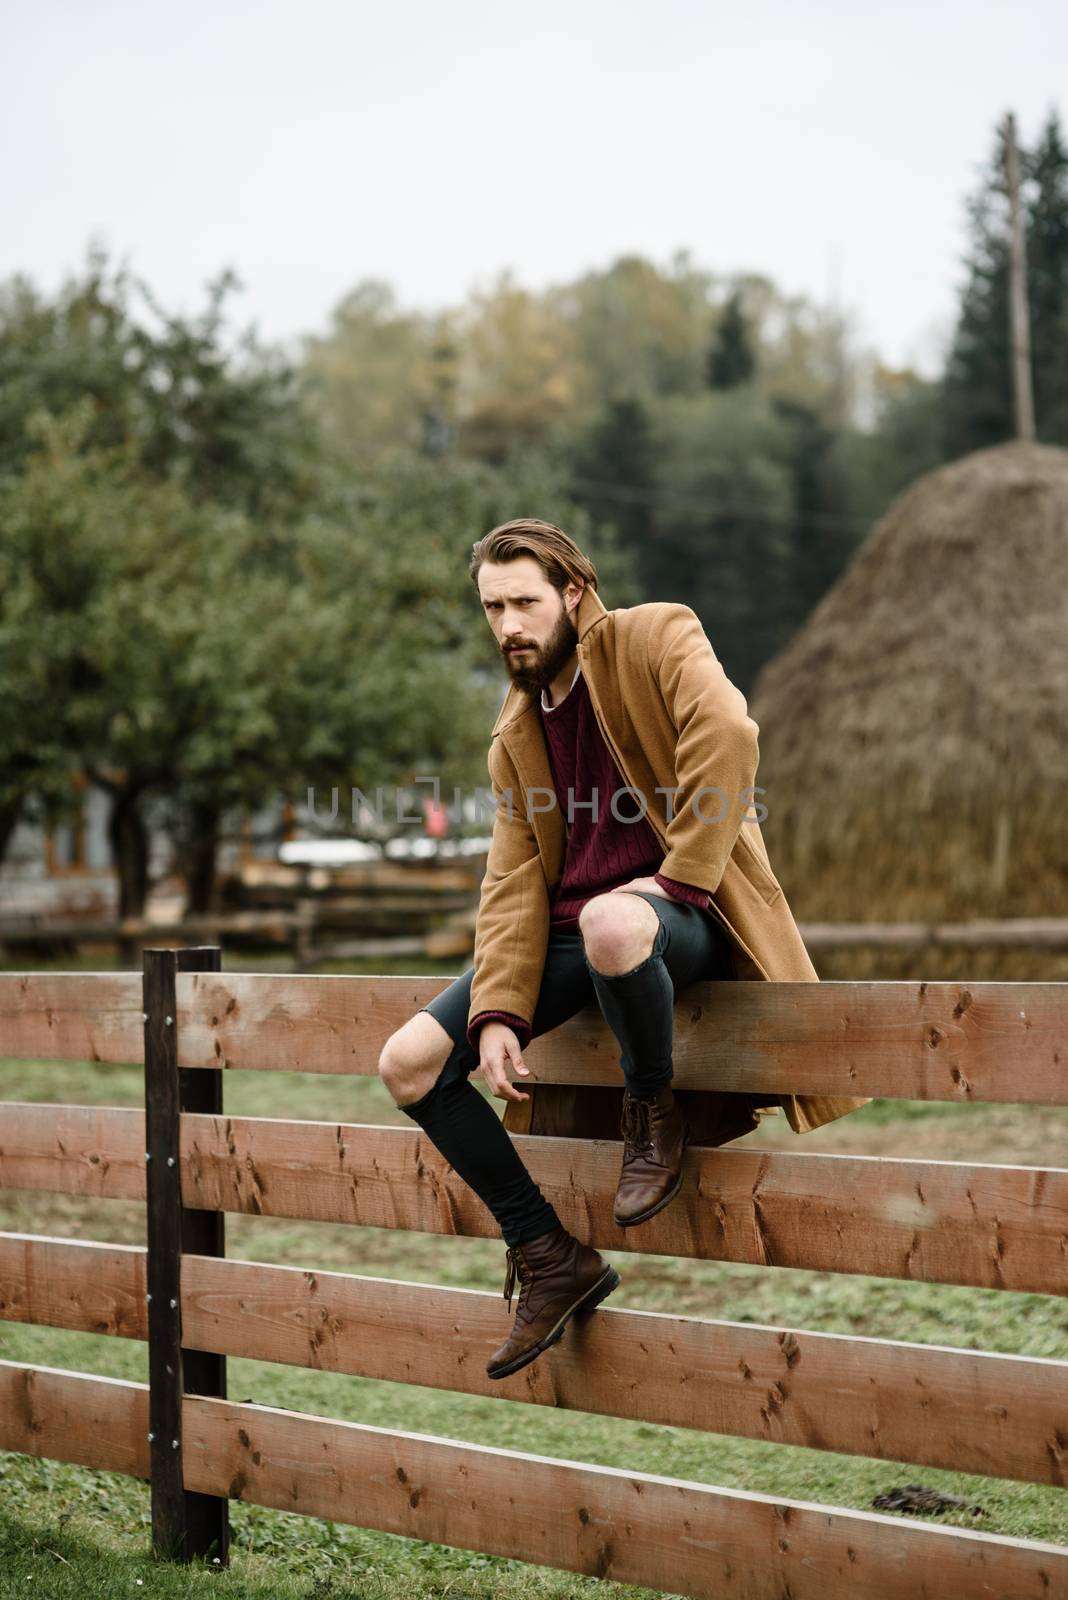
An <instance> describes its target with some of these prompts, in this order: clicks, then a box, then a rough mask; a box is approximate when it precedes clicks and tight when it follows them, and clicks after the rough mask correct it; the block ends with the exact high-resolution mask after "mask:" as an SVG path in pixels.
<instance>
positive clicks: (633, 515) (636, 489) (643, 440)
mask: <svg viewBox="0 0 1068 1600" xmlns="http://www.w3.org/2000/svg"><path fill="white" fill-rule="evenodd" d="M572 471H573V476H572V483H571V492H572V497H573V498H574V500H575V501H576V502H577V503H578V504H579V505H581V506H584V507H585V508H586V510H587V511H588V512H589V514H590V516H591V517H592V518H593V520H594V521H595V522H607V523H610V524H612V526H613V527H615V529H616V530H617V532H618V533H619V537H620V541H621V543H622V545H623V546H624V548H626V549H629V550H631V551H633V552H634V553H635V555H636V557H637V572H638V574H639V576H641V575H642V573H643V571H644V562H645V557H646V555H647V550H648V544H649V540H650V538H651V537H652V525H653V512H652V498H653V494H654V490H655V472H654V450H653V437H652V429H651V426H650V422H649V415H648V412H647V411H646V408H645V406H644V405H643V403H642V402H641V401H640V400H638V399H634V398H626V399H617V400H611V401H609V403H608V405H607V406H606V407H605V409H604V411H603V412H602V414H601V416H600V417H598V419H597V421H596V422H595V423H594V424H593V426H592V427H591V428H590V429H589V431H588V432H587V433H586V434H585V436H584V437H582V438H580V440H579V442H578V445H577V447H576V449H575V451H574V452H573V455H572Z"/></svg>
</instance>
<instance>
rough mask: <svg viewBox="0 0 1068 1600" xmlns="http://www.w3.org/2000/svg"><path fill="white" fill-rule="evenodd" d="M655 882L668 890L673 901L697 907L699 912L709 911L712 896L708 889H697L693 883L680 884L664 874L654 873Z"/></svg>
mask: <svg viewBox="0 0 1068 1600" xmlns="http://www.w3.org/2000/svg"><path fill="white" fill-rule="evenodd" d="M653 878H654V880H655V881H656V882H657V883H658V884H659V885H660V887H661V889H666V890H667V892H668V894H669V895H670V896H671V898H672V899H673V900H681V901H682V902H683V904H684V905H688V906H696V907H697V909H698V910H699V911H707V910H708V907H709V904H710V902H711V899H712V896H711V895H710V894H709V892H708V890H707V889H695V888H694V886H693V884H692V883H679V882H678V881H677V880H676V879H675V878H666V877H665V876H664V874H663V873H662V872H654V873H653Z"/></svg>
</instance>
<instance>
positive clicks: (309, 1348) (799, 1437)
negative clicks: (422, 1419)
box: [0, 1233, 1068, 1487]
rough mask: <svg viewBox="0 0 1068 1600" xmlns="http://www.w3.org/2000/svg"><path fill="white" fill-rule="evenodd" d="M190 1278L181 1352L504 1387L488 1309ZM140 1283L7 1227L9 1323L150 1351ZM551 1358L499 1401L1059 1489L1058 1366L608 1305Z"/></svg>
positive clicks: (495, 1323) (380, 1283) (1064, 1412)
mask: <svg viewBox="0 0 1068 1600" xmlns="http://www.w3.org/2000/svg"><path fill="white" fill-rule="evenodd" d="M182 1271H183V1281H182V1305H181V1319H182V1335H183V1340H184V1342H185V1344H186V1345H187V1346H191V1347H194V1348H196V1349H198V1350H208V1351H213V1352H217V1353H219V1354H222V1355H227V1356H243V1357H245V1358H247V1359H251V1360H256V1361H274V1362H284V1363H286V1364H287V1365H290V1366H299V1367H308V1368H313V1369H315V1370H320V1371H327V1372H343V1373H351V1374H354V1375H357V1376H360V1377H366V1378H377V1379H384V1380H387V1381H390V1382H400V1383H418V1384H425V1385H429V1386H431V1387H433V1388H436V1389H448V1390H452V1391H454V1392H458V1393H461V1394H477V1395H498V1394H500V1393H501V1392H502V1389H501V1385H500V1384H499V1383H495V1382H494V1380H492V1379H490V1378H488V1377H487V1376H486V1375H485V1372H484V1370H483V1367H482V1365H481V1363H478V1362H472V1361H471V1360H470V1359H469V1358H470V1354H471V1352H472V1350H478V1349H480V1348H481V1347H482V1346H485V1349H486V1351H487V1353H488V1352H489V1351H491V1350H492V1349H493V1348H494V1346H495V1345H497V1344H499V1343H500V1341H501V1339H502V1338H503V1337H504V1336H505V1335H506V1333H507V1326H506V1324H507V1321H508V1320H509V1319H508V1316H507V1314H506V1312H505V1308H504V1306H503V1305H502V1302H501V1297H500V1296H499V1295H495V1294H489V1293H486V1292H484V1291H479V1290H472V1289H450V1288H438V1287H433V1286H430V1285H427V1284H419V1283H405V1282H398V1281H396V1280H393V1279H385V1278H372V1277H362V1276H358V1275H352V1274H346V1273H336V1272H319V1271H316V1272H309V1271H306V1270H303V1269H301V1268H299V1267H278V1266H267V1265H262V1264H260V1263H256V1262H248V1261H234V1260H219V1259H216V1258H213V1257H209V1256H197V1255H187V1256H185V1257H183V1263H182ZM145 1283H146V1278H145V1251H144V1250H143V1249H142V1248H140V1247H138V1246H132V1245H105V1244H92V1243H84V1242H82V1241H78V1242H71V1241H67V1240H63V1239H49V1238H43V1237H38V1236H36V1235H32V1234H10V1233H8V1234H4V1233H0V1318H5V1319H7V1320H8V1321H13V1322H23V1323H35V1324H38V1325H44V1326H47V1327H53V1328H68V1329H73V1330H77V1331H81V1332H86V1333H107V1334H115V1335H118V1336H120V1337H123V1338H127V1339H141V1340H143V1339H146V1338H147V1337H148V1320H147V1316H146V1314H145ZM654 1350H655V1351H656V1365H655V1368H653V1369H651V1368H650V1364H649V1361H650V1354H651V1352H652V1351H654ZM546 1356H547V1359H546V1360H544V1361H541V1362H538V1363H536V1364H535V1365H534V1366H532V1367H530V1368H528V1369H525V1370H524V1371H523V1373H522V1376H520V1375H518V1374H517V1375H516V1377H515V1380H514V1381H513V1382H510V1383H508V1384H507V1386H506V1387H505V1389H504V1391H503V1392H504V1394H505V1396H506V1397H507V1398H508V1399H515V1400H519V1401H523V1402H525V1403H528V1404H532V1405H544V1406H553V1407H556V1408H559V1409H563V1410H570V1411H584V1412H591V1413H596V1414H598V1415H602V1416H614V1417H626V1418H631V1419H638V1420H641V1421H645V1422H650V1423H657V1424H663V1425H666V1426H669V1427H677V1428H695V1429H700V1430H703V1431H706V1432H710V1433H720V1434H729V1435H736V1436H740V1437H744V1438H751V1439H762V1440H766V1441H771V1442H774V1443H777V1444H792V1445H802V1446H806V1447H808V1448H811V1449H817V1450H833V1451H837V1452H839V1453H842V1454H849V1455H863V1456H869V1457H874V1458H878V1459H881V1460H891V1461H908V1462H915V1463H922V1464H923V1465H925V1466H932V1467H944V1468H946V1469H948V1470H951V1471H958V1472H975V1473H983V1474H988V1475H995V1476H1000V1477H1010V1478H1019V1479H1024V1480H1026V1481H1028V1482H1033V1483H1044V1484H1050V1485H1055V1486H1061V1487H1064V1486H1066V1485H1068V1362H1063V1361H1051V1360H1046V1359H1043V1358H1040V1357H1022V1356H1011V1355H995V1354H991V1353H988V1352H985V1351H976V1350H961V1349H952V1348H950V1347H947V1346H941V1345H924V1344H910V1343H899V1342H895V1341H892V1340H885V1339H872V1338H867V1337H862V1336H858V1335H843V1334H830V1333H810V1332H806V1331H804V1330H801V1329H795V1328H774V1327H770V1326H766V1325H761V1324H757V1323H746V1322H727V1321H718V1320H717V1321H713V1320H704V1319H699V1318H696V1317H684V1316H670V1315H665V1314H663V1313H660V1312H648V1311H625V1310H616V1309H614V1308H612V1307H604V1308H602V1309H601V1311H600V1312H599V1313H598V1315H597V1316H595V1317H591V1318H589V1319H588V1320H587V1321H586V1322H585V1323H583V1324H582V1325H581V1326H580V1327H577V1328H576V1329H575V1330H574V1331H573V1335H572V1337H571V1338H570V1339H569V1340H567V1341H565V1342H563V1343H562V1344H560V1345H559V1346H554V1348H553V1350H552V1351H551V1352H547V1353H546ZM992 1417H993V1418H995V1419H996V1422H997V1427H996V1430H995V1431H994V1432H990V1431H989V1419H990V1418H992Z"/></svg>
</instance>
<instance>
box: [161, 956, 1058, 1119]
mask: <svg viewBox="0 0 1068 1600" xmlns="http://www.w3.org/2000/svg"><path fill="white" fill-rule="evenodd" d="M445 986H446V984H445V983H444V982H443V981H442V980H441V979H420V978H349V977H275V976H268V975H262V974H230V975H222V976H218V977H216V976H214V975H212V976H204V975H180V976H179V979H178V1006H179V1014H180V1029H181V1031H180V1050H181V1056H180V1061H181V1064H182V1065H183V1066H202V1067H207V1066H218V1067H230V1068H246V1067H248V1068H254V1069H266V1070H276V1071H281V1070H300V1071H304V1072H356V1073H365V1074H374V1073H376V1072H377V1070H378V1057H379V1055H380V1053H381V1050H382V1047H383V1045H384V1044H385V1042H386V1040H387V1039H388V1037H389V1035H390V1034H391V1033H392V1032H394V1031H395V1030H396V1029H397V1028H399V1027H400V1026H401V1025H402V1024H403V1023H404V1022H406V1021H407V1020H408V1018H409V1017H411V1016H412V1015H413V1014H414V1013H415V1012H416V1011H418V1010H419V1009H420V1007H422V1006H424V1005H426V1004H427V1002H428V1001H429V1000H430V999H431V998H432V996H433V995H435V994H437V993H439V992H440V990H441V989H442V988H444V987H445ZM523 1054H524V1060H525V1061H526V1063H527V1065H528V1066H529V1067H530V1068H531V1069H532V1079H533V1081H534V1082H539V1081H541V1082H552V1083H575V1084H579V1083H582V1084H606V1085H612V1086H616V1085H618V1084H619V1082H620V1077H621V1074H620V1067H619V1046H618V1043H617V1041H616V1039H615V1037H614V1035H613V1034H612V1032H611V1030H610V1029H609V1028H608V1026H607V1024H606V1023H605V1021H604V1019H603V1017H602V1016H601V1014H600V1011H599V1009H598V1008H597V1007H592V1006H591V1007H587V1008H585V1009H584V1010H583V1011H582V1012H580V1013H579V1014H578V1015H577V1016H575V1017H573V1018H572V1019H571V1020H570V1021H569V1022H565V1023H563V1024H562V1025H561V1026H560V1027H559V1028H555V1029H553V1031H552V1032H551V1033H548V1034H545V1035H543V1036H542V1037H541V1038H540V1039H537V1040H535V1041H533V1042H532V1043H531V1044H530V1045H529V1046H528V1048H527V1049H526V1050H525V1051H524V1053H523ZM673 1059H674V1063H675V1082H676V1084H677V1085H678V1086H679V1087H680V1088H684V1089H686V1088H690V1089H713V1090H721V1091H728V1092H736V1093H749V1092H755V1093H780V1094H782V1093H789V1094H813V1095H817V1094H818V1095H872V1096H883V1097H886V1098H891V1099H895V1098H900V1099H909V1100H945V1101H954V1102H957V1103H969V1102H974V1101H1005V1102H1016V1103H1023V1102H1026V1103H1029V1104H1036V1105H1068V1072H1066V1071H1065V1063H1066V1062H1068V984H1057V983H1022V984H1015V983H980V984H972V985H969V986H964V985H961V984H954V983H904V982H902V983H884V982H872V983H820V984H812V983H728V982H709V983H697V984H694V985H692V986H691V987H690V988H689V989H687V990H686V992H685V995H684V996H683V997H682V998H680V1000H679V1001H678V1003H677V1004H676V1006H675V1016H674V1049H673Z"/></svg>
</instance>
